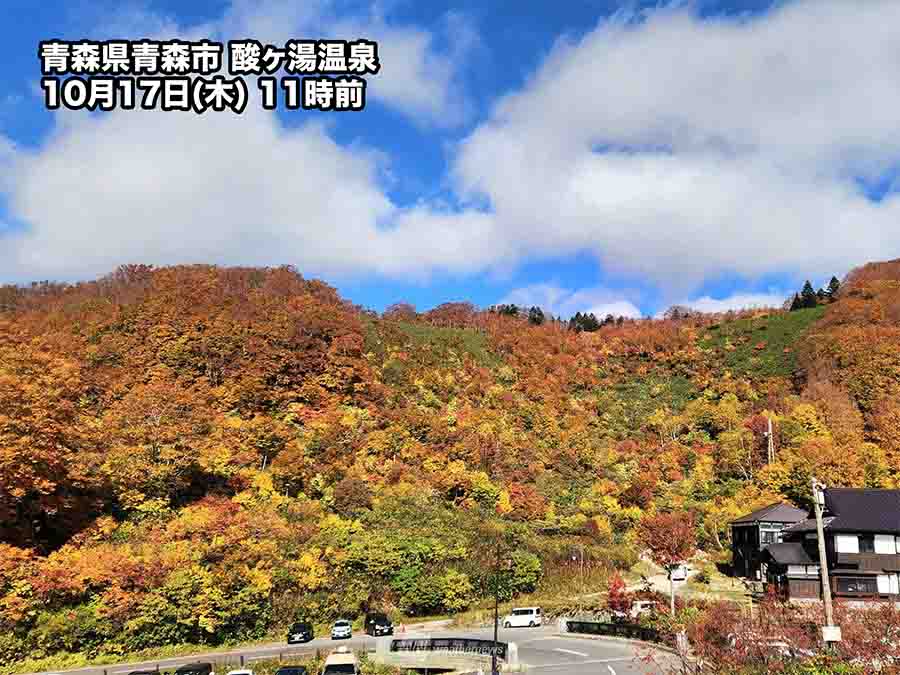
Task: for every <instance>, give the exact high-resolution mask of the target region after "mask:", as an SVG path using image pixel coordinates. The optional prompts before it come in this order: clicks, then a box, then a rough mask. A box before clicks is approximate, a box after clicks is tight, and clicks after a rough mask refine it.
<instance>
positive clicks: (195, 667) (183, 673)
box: [175, 662, 216, 675]
mask: <svg viewBox="0 0 900 675" xmlns="http://www.w3.org/2000/svg"><path fill="white" fill-rule="evenodd" d="M215 672H216V671H215V669H214V668H213V664H211V663H203V662H199V663H187V664H185V665H183V666H179V667H178V668H176V669H175V675H215Z"/></svg>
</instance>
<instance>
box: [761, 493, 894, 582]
mask: <svg viewBox="0 0 900 675" xmlns="http://www.w3.org/2000/svg"><path fill="white" fill-rule="evenodd" d="M823 524H824V530H825V551H826V557H827V561H828V574H829V583H830V586H831V593H832V595H834V596H836V597H844V598H891V599H897V598H898V597H900V490H867V489H855V488H828V489H826V490H825V509H824V513H823ZM781 538H782V541H781V543H775V544H770V545H768V546H766V547H765V548H764V549H763V551H762V553H761V571H762V575H763V576H764V577H765V578H766V580H767V581H768V583H770V584H772V585H774V586H775V588H776V589H777V590H778V591H779V592H780V593H782V594H783V595H784V596H786V597H788V598H818V597H819V596H820V595H821V576H820V574H819V565H818V562H819V551H818V537H817V534H816V521H815V517H814V515H813V514H810V517H808V518H806V519H804V520H803V521H801V522H798V523H796V524H794V525H791V526H789V527H786V528H784V529H783V530H782V532H781Z"/></svg>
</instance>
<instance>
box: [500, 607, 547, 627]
mask: <svg viewBox="0 0 900 675" xmlns="http://www.w3.org/2000/svg"><path fill="white" fill-rule="evenodd" d="M541 623H542V620H541V608H540V607H516V608H514V609H513V611H512V612H510V613H509V614H507V615H506V616H504V617H503V626H504V627H505V628H523V627H525V626H531V627H534V626H540V625H541Z"/></svg>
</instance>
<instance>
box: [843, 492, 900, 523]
mask: <svg viewBox="0 0 900 675" xmlns="http://www.w3.org/2000/svg"><path fill="white" fill-rule="evenodd" d="M825 514H826V515H829V516H834V520H833V521H831V523H829V525H828V529H830V530H861V531H863V532H900V490H857V489H854V488H829V489H826V490H825Z"/></svg>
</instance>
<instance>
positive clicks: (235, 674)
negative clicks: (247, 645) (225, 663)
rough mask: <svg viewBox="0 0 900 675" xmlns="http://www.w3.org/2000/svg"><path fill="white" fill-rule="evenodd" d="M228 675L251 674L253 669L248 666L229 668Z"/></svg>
mask: <svg viewBox="0 0 900 675" xmlns="http://www.w3.org/2000/svg"><path fill="white" fill-rule="evenodd" d="M228 675H253V671H252V670H250V669H249V668H239V669H238V670H229V671H228Z"/></svg>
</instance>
